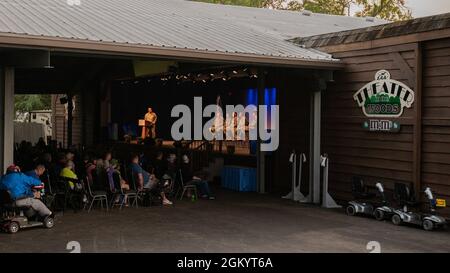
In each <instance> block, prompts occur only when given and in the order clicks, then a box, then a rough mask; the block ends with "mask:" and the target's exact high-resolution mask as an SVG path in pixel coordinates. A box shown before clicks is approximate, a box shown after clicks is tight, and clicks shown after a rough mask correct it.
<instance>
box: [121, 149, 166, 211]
mask: <svg viewBox="0 0 450 273" xmlns="http://www.w3.org/2000/svg"><path fill="white" fill-rule="evenodd" d="M130 167H131V170H132V174H133V175H134V176H135V179H136V182H137V185H136V186H137V189H138V190H139V191H143V190H156V191H159V193H160V195H161V198H162V201H163V204H164V205H172V202H171V201H170V200H169V199H167V197H166V194H165V193H164V191H163V190H162V189H160V188H159V185H158V181H157V179H156V177H155V176H154V175H152V174H150V173H148V172H146V171H145V170H144V169H143V168H142V167H141V165H139V156H138V155H134V156H132V158H131V166H130Z"/></svg>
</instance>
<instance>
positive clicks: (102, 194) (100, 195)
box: [86, 177, 108, 212]
mask: <svg viewBox="0 0 450 273" xmlns="http://www.w3.org/2000/svg"><path fill="white" fill-rule="evenodd" d="M86 184H87V189H88V195H89V199H91V202H90V205H89V209H88V212H91V209H92V206H93V205H94V202H95V201H97V202H100V206H101V208H102V209H103V201H105V206H106V211H108V196H107V195H106V191H92V190H91V185H90V184H91V183H90V182H89V179H88V178H87V177H86Z"/></svg>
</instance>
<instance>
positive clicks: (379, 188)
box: [375, 182, 384, 192]
mask: <svg viewBox="0 0 450 273" xmlns="http://www.w3.org/2000/svg"><path fill="white" fill-rule="evenodd" d="M375 187H377V189H378V191H379V192H384V188H383V184H381V183H380V182H378V183H376V184H375Z"/></svg>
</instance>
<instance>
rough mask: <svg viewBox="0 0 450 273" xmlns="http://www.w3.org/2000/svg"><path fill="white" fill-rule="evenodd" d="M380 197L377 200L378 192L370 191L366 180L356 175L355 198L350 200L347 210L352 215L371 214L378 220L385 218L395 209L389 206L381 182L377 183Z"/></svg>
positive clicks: (353, 188)
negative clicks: (365, 182)
mask: <svg viewBox="0 0 450 273" xmlns="http://www.w3.org/2000/svg"><path fill="white" fill-rule="evenodd" d="M375 187H376V188H377V190H378V195H379V197H380V199H378V200H376V199H375V197H376V193H372V192H369V189H368V187H367V186H366V185H364V181H363V180H362V179H361V178H360V177H354V178H353V180H352V194H353V196H354V197H355V200H353V201H350V202H348V205H347V208H346V212H347V214H348V215H350V216H354V215H357V214H360V215H369V216H373V217H375V218H376V219H377V220H384V219H385V218H387V217H388V216H390V215H392V212H393V209H392V208H391V207H389V206H388V202H387V200H386V197H385V195H384V188H383V185H382V184H381V183H376V185H375Z"/></svg>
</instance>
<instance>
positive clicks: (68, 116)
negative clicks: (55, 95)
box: [67, 94, 73, 148]
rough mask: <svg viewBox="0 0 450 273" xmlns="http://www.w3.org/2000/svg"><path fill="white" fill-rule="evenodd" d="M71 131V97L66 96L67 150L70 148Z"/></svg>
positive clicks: (69, 95)
mask: <svg viewBox="0 0 450 273" xmlns="http://www.w3.org/2000/svg"><path fill="white" fill-rule="evenodd" d="M72 131H73V96H72V95H71V94H67V148H70V146H72V135H73V134H72Z"/></svg>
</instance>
